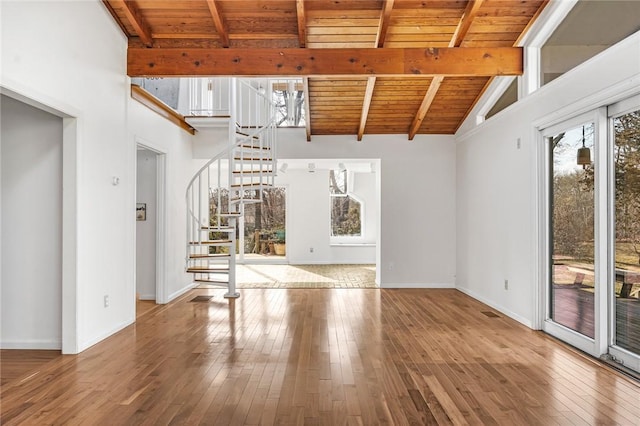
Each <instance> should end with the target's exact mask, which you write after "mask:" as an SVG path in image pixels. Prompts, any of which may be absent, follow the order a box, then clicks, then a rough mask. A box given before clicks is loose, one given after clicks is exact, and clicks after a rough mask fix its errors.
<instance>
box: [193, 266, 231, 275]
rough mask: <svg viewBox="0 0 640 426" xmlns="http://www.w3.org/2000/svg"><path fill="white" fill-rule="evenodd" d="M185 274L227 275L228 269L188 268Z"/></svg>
mask: <svg viewBox="0 0 640 426" xmlns="http://www.w3.org/2000/svg"><path fill="white" fill-rule="evenodd" d="M187 272H189V273H192V274H199V273H205V274H206V273H208V274H216V273H217V274H228V273H229V269H228V268H227V269H221V268H218V269H215V268H192V267H189V268H187Z"/></svg>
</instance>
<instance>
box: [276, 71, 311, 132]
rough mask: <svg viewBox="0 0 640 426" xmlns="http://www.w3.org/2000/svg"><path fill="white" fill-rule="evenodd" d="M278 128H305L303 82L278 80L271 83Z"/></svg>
mask: <svg viewBox="0 0 640 426" xmlns="http://www.w3.org/2000/svg"><path fill="white" fill-rule="evenodd" d="M271 93H272V95H271V96H272V98H271V99H272V100H273V102H274V104H275V106H276V115H277V117H278V118H277V120H276V125H277V126H278V127H304V126H305V123H306V122H305V108H304V102H305V99H304V88H303V85H302V80H276V81H273V82H272V83H271Z"/></svg>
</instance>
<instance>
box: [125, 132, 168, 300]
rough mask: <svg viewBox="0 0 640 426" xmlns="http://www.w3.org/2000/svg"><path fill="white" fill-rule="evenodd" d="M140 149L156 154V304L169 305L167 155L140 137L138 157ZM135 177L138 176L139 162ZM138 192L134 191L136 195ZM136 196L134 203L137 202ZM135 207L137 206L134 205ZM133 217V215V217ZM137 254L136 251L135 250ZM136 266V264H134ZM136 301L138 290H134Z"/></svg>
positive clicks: (138, 138) (137, 138)
mask: <svg viewBox="0 0 640 426" xmlns="http://www.w3.org/2000/svg"><path fill="white" fill-rule="evenodd" d="M138 147H140V148H144V149H146V150H148V151H151V152H153V153H155V154H156V203H157V205H156V211H157V213H156V214H157V216H156V303H157V304H165V303H168V302H169V300H168V290H167V274H166V268H167V196H166V190H167V189H166V188H167V179H166V176H167V154H166V153H165V152H163V151H162V150H160V149H159V148H156V147H154V146H153V144H152V143H150V142H149V141H146V140H144V139H142V138H140V137H136V138H135V144H134V149H135V155H136V156H137V151H138ZM134 164H136V170H135V173H134V176H136V183H137V176H138V168H137V162H134ZM135 192H137V191H134V193H135ZM135 197H136V196H135V195H134V203H135V202H136V199H135ZM134 206H135V204H134ZM132 217H133V215H132ZM134 253H135V250H134ZM134 265H135V262H134ZM135 274H136V272H135V268H134V282H135ZM133 291H134V295H133V298H134V299H133V300H135V291H136V288H135V286H134V288H133Z"/></svg>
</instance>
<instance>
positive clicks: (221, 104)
mask: <svg viewBox="0 0 640 426" xmlns="http://www.w3.org/2000/svg"><path fill="white" fill-rule="evenodd" d="M231 82H232V79H231V78H228V77H207V78H190V79H189V84H188V86H189V111H188V114H187V115H190V116H194V117H220V116H225V117H228V116H230V114H231V105H230V93H231V84H232V83H231Z"/></svg>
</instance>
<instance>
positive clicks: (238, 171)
mask: <svg viewBox="0 0 640 426" xmlns="http://www.w3.org/2000/svg"><path fill="white" fill-rule="evenodd" d="M233 173H234V174H245V173H246V174H249V173H267V174H268V173H273V170H234V171H233Z"/></svg>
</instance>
